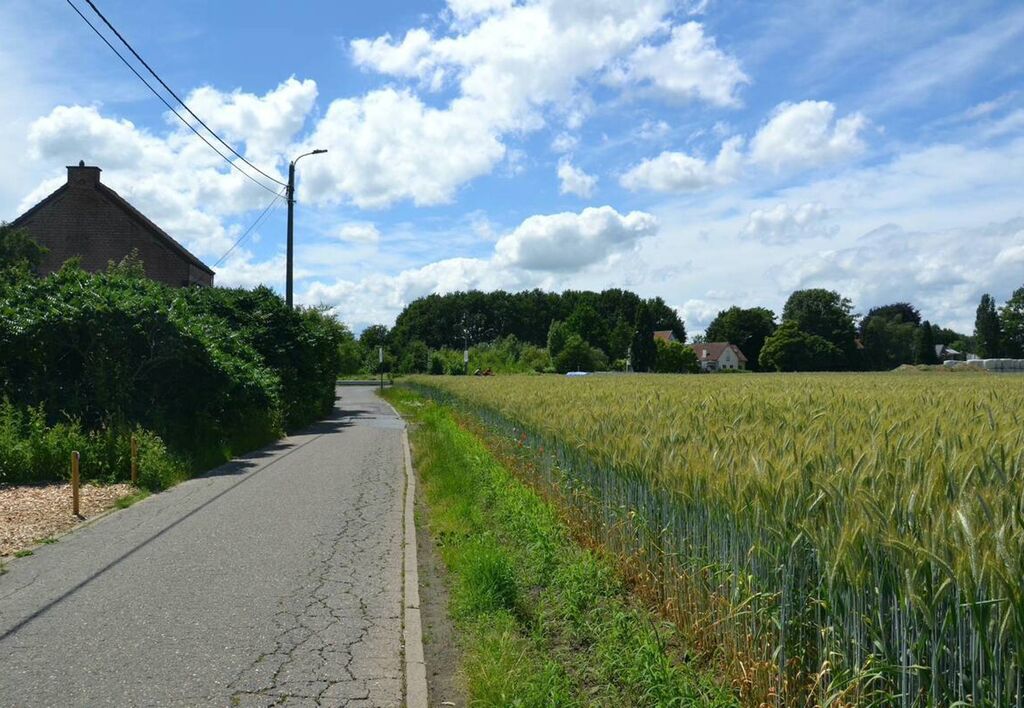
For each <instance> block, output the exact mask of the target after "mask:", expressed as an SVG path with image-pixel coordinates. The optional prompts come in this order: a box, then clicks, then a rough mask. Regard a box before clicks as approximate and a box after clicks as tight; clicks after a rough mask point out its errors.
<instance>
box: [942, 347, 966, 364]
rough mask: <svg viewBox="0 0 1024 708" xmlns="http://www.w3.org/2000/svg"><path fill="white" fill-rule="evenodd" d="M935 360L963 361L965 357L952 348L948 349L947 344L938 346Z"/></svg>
mask: <svg viewBox="0 0 1024 708" xmlns="http://www.w3.org/2000/svg"><path fill="white" fill-rule="evenodd" d="M935 358H936V359H938V360H939V361H948V360H950V359H963V358H964V355H963V354H961V353H960V352H958V351H957V350H956V349H953V348H952V347H947V346H946V345H945V344H936V345H935Z"/></svg>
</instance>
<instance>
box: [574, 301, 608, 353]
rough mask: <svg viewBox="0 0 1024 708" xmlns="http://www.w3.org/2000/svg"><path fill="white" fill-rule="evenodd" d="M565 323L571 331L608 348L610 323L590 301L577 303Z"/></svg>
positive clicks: (596, 344)
mask: <svg viewBox="0 0 1024 708" xmlns="http://www.w3.org/2000/svg"><path fill="white" fill-rule="evenodd" d="M565 324H566V326H567V327H568V328H569V331H570V332H573V333H574V334H578V335H580V337H582V338H583V339H585V340H586V341H588V342H590V343H592V344H593V345H594V346H596V347H599V348H601V349H603V350H607V349H608V324H607V323H606V322H605V321H604V319H603V318H602V317H601V315H599V314H598V312H597V310H595V309H594V308H593V306H591V305H590V304H589V303H586V302H583V303H580V304H579V305H577V306H576V309H574V310H573V311H572V314H571V315H569V319H567V320H566V321H565Z"/></svg>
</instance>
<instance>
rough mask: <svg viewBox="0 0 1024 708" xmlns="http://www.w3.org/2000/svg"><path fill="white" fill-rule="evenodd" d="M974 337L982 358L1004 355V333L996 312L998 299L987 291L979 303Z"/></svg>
mask: <svg viewBox="0 0 1024 708" xmlns="http://www.w3.org/2000/svg"><path fill="white" fill-rule="evenodd" d="M974 339H975V345H976V346H977V348H978V356H980V357H981V358H982V359H993V358H997V357H1000V356H1002V351H1003V346H1002V343H1003V342H1002V340H1003V333H1002V327H1001V326H1000V324H999V314H998V313H997V312H996V301H995V299H993V297H992V296H991V295H989V294H988V293H985V294H984V295H982V296H981V302H979V303H978V311H977V313H976V315H975V318H974Z"/></svg>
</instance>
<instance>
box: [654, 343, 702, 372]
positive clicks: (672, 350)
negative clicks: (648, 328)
mask: <svg viewBox="0 0 1024 708" xmlns="http://www.w3.org/2000/svg"><path fill="white" fill-rule="evenodd" d="M655 346H656V347H657V359H656V362H657V363H656V365H655V368H656V370H657V371H658V373H659V374H695V373H697V372H698V371H699V370H700V366H699V365H698V364H697V354H696V353H695V352H694V351H693V349H691V348H690V347H688V346H686V345H685V344H681V343H680V342H666V341H664V340H662V339H659V340H658V341H657V342H656V344H655Z"/></svg>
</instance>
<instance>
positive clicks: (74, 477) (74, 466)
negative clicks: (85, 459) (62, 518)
mask: <svg viewBox="0 0 1024 708" xmlns="http://www.w3.org/2000/svg"><path fill="white" fill-rule="evenodd" d="M80 457H81V456H80V455H79V454H78V451H75V452H72V453H71V512H72V513H73V514H74V515H75V516H78V515H79V514H78V463H79V461H80Z"/></svg>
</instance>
